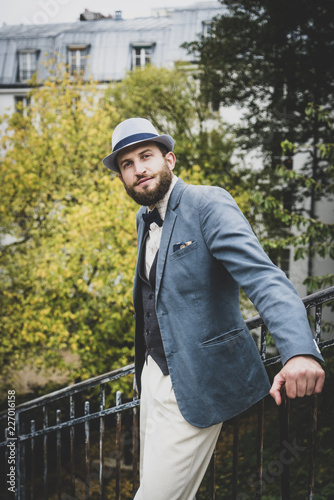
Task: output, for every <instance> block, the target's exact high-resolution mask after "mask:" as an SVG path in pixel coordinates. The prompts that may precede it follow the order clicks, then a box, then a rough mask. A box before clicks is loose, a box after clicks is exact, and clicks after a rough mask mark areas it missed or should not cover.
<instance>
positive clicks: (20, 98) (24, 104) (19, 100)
mask: <svg viewBox="0 0 334 500" xmlns="http://www.w3.org/2000/svg"><path fill="white" fill-rule="evenodd" d="M14 101H15V110H16V111H18V112H19V113H23V114H24V115H26V114H27V110H28V108H29V106H30V97H28V96H26V95H16V96H15V97H14Z"/></svg>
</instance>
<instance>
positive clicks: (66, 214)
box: [0, 67, 242, 379]
mask: <svg viewBox="0 0 334 500" xmlns="http://www.w3.org/2000/svg"><path fill="white" fill-rule="evenodd" d="M30 97H31V104H30V106H29V108H27V109H23V108H21V109H19V110H18V111H17V112H16V113H14V114H13V115H12V116H10V117H7V118H6V119H5V123H4V125H6V127H7V128H6V131H5V133H4V134H3V137H2V139H1V142H2V146H3V147H4V154H3V156H2V157H1V169H0V183H1V186H2V196H1V200H0V214H1V222H0V234H1V235H2V237H1V241H0V244H1V248H0V250H1V254H0V274H1V284H0V302H1V311H2V317H1V323H0V332H1V339H2V342H1V346H0V366H1V376H2V377H4V376H8V374H9V373H11V372H12V371H13V370H14V369H18V368H20V367H22V366H23V365H27V364H30V363H31V364H33V365H34V366H35V367H36V368H43V369H45V368H49V369H55V368H56V369H58V370H69V371H70V374H71V378H72V379H74V378H75V377H81V378H83V377H85V378H86V377H88V376H94V375H97V374H99V373H103V372H105V371H109V370H112V369H114V368H119V367H121V366H124V365H126V364H128V363H130V362H132V361H133V336H134V322H133V308H132V280H133V274H134V268H135V262H136V224H135V214H136V211H137V208H138V207H137V205H136V204H135V203H134V202H133V201H132V200H131V199H129V198H128V196H127V195H126V194H125V191H124V188H123V186H122V184H121V182H119V180H118V179H117V178H113V179H112V180H110V177H109V175H108V172H107V171H106V169H105V168H104V167H103V165H102V162H101V160H102V158H103V156H104V155H105V154H106V153H108V151H110V150H111V146H110V141H111V134H112V130H113V128H114V127H115V126H116V124H117V123H119V121H120V120H122V119H124V118H127V117H129V116H138V115H140V116H144V117H147V118H151V119H153V121H154V123H155V124H156V125H157V127H158V129H159V130H160V131H161V132H163V131H164V130H163V128H164V127H166V128H167V122H168V127H169V129H168V130H171V131H175V133H178V132H179V131H180V130H181V128H182V130H183V129H184V130H185V131H186V132H185V133H184V134H182V135H181V136H180V138H179V140H178V141H177V151H178V152H179V153H178V152H177V154H179V156H181V157H183V159H184V163H185V166H186V167H187V168H188V173H187V174H186V175H187V176H188V179H189V180H190V181H191V179H193V180H194V181H195V182H196V181H199V180H200V179H201V178H202V173H201V170H200V169H199V167H196V165H197V164H198V163H202V162H203V163H202V164H203V165H204V168H206V165H205V164H204V161H206V162H209V160H210V161H211V158H212V161H215V162H218V163H219V172H220V175H221V177H222V178H223V177H224V176H225V177H226V178H228V177H229V176H231V173H230V172H232V171H233V170H234V169H233V165H232V162H231V160H230V158H231V155H232V153H233V140H232V138H231V136H230V134H229V133H227V132H226V131H225V129H224V128H223V125H222V124H220V128H219V132H218V131H214V132H210V131H209V132H205V134H204V133H203V134H202V135H201V137H200V138H199V137H198V136H199V135H200V133H199V132H198V131H200V129H201V127H202V128H203V124H202V123H201V122H200V119H199V115H198V114H197V115H196V113H194V112H193V108H192V106H191V102H192V100H195V98H196V96H195V95H194V94H193V87H191V86H189V85H188V84H187V85H186V79H185V78H183V77H182V71H179V70H176V71H175V70H168V71H167V70H158V69H156V68H153V67H152V68H148V69H147V70H145V71H142V70H141V71H140V72H136V73H131V74H129V75H128V76H127V78H126V79H125V80H124V81H123V82H120V83H116V84H113V85H111V86H110V88H108V89H107V91H106V92H104V91H102V90H101V89H99V88H98V86H97V85H96V84H94V82H88V83H84V82H82V81H80V80H73V79H72V78H71V77H70V76H69V75H68V74H67V73H66V71H64V68H62V67H60V68H56V70H55V72H54V73H53V75H52V77H51V78H50V80H48V81H47V82H44V84H43V85H42V86H39V85H36V86H35V87H34V88H33V90H32V92H31V96H30ZM167 97H168V99H167ZM166 102H167V103H168V107H166ZM151 109H153V110H154V112H151ZM163 117H165V120H166V121H163ZM181 119H182V120H183V122H182V127H181V124H180V120H181ZM160 123H162V124H163V126H160ZM178 127H180V128H178ZM196 131H197V133H196ZM173 133H174V132H173ZM203 137H205V138H206V140H204V139H203ZM191 140H193V141H194V143H195V144H199V143H200V142H201V141H202V142H201V143H202V144H204V145H203V147H202V150H201V151H206V154H207V157H205V159H204V160H202V158H198V157H197V156H196V153H195V152H194V150H193V144H192V143H191ZM213 140H214V141H216V143H219V144H220V146H221V148H220V150H219V152H217V151H211V149H210V145H209V143H210V141H213ZM210 155H211V156H210ZM209 167H210V165H209V164H208V166H207V168H209ZM179 170H181V166H180V168H179ZM239 198H240V199H242V196H241V194H239ZM64 352H66V353H71V354H72V355H75V361H74V362H73V360H71V362H70V363H68V362H66V361H65V357H64Z"/></svg>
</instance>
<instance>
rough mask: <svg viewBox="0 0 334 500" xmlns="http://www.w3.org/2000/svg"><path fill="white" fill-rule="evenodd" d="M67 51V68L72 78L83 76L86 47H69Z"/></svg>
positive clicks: (86, 53) (87, 47) (86, 54)
mask: <svg viewBox="0 0 334 500" xmlns="http://www.w3.org/2000/svg"><path fill="white" fill-rule="evenodd" d="M67 49H68V68H69V73H70V75H72V76H81V77H83V76H84V74H85V68H86V61H87V56H88V49H89V46H88V45H71V46H69V47H67Z"/></svg>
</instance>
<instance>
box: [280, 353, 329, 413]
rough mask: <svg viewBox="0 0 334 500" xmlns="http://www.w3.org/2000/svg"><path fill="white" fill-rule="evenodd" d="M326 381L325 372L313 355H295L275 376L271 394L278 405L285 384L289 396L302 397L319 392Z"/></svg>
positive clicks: (292, 397)
mask: <svg viewBox="0 0 334 500" xmlns="http://www.w3.org/2000/svg"><path fill="white" fill-rule="evenodd" d="M324 382H325V372H324V370H323V369H322V368H321V366H320V364H319V363H318V362H317V361H316V360H315V359H314V358H312V356H295V357H293V358H291V359H289V361H287V363H286V364H285V365H284V367H283V368H282V370H281V371H280V372H279V373H278V374H277V375H276V377H275V378H274V382H273V385H272V386H271V389H270V395H271V396H272V397H273V398H274V400H275V402H276V404H277V405H280V404H281V402H282V398H281V389H282V387H283V385H285V390H286V395H287V396H288V398H291V399H294V398H297V397H298V398H302V397H303V396H310V395H311V394H319V393H320V392H321V391H322V388H323V385H324Z"/></svg>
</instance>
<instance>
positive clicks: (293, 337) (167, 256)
mask: <svg viewBox="0 0 334 500" xmlns="http://www.w3.org/2000/svg"><path fill="white" fill-rule="evenodd" d="M112 147H113V151H112V153H111V154H109V155H108V156H106V157H105V158H104V159H103V163H104V165H105V166H106V167H107V168H109V169H110V170H112V171H114V172H117V173H118V175H119V178H120V180H121V181H122V183H123V185H124V187H125V189H126V192H127V193H128V195H129V196H131V198H133V199H134V200H135V201H136V202H137V203H138V204H139V205H141V208H140V209H139V211H138V213H137V232H138V255H137V266H136V272H135V278H134V292H133V298H134V307H135V320H136V333H135V373H136V381H137V385H138V389H139V392H140V395H141V404H140V487H139V490H138V492H137V493H136V496H135V500H193V499H194V498H195V495H196V491H197V490H198V488H199V485H200V483H201V481H202V478H203V476H204V474H205V471H206V469H207V466H208V464H209V461H210V458H211V455H212V452H213V450H214V447H215V444H216V441H217V438H218V436H219V433H220V430H221V426H222V422H223V421H224V420H227V419H230V418H232V417H234V416H236V415H238V414H239V413H241V412H243V411H244V410H246V409H247V408H249V407H250V406H252V405H253V404H255V403H256V402H257V401H259V400H260V399H262V398H264V397H265V396H266V395H267V394H268V392H270V394H271V395H272V396H273V397H274V399H275V401H276V403H277V404H280V403H281V395H280V389H281V388H282V386H283V385H285V388H286V393H287V396H288V397H290V398H295V397H303V396H306V395H311V394H314V393H319V392H321V390H322V387H323V383H324V378H325V375H324V371H323V369H322V367H321V366H320V363H319V362H320V361H323V358H322V356H321V354H320V351H319V349H318V347H317V345H316V343H315V341H314V339H313V336H312V332H311V330H310V327H309V324H308V321H307V317H306V312H305V307H304V305H303V303H302V301H301V300H300V299H299V297H298V295H297V292H296V290H295V289H294V287H293V285H292V284H291V282H290V281H289V280H288V279H287V277H286V275H285V274H284V273H283V272H282V271H281V270H280V269H279V268H278V267H276V266H275V265H274V264H273V263H272V262H271V260H270V259H269V257H268V256H267V255H266V254H265V252H264V251H263V249H262V247H261V245H260V243H259V241H258V240H257V238H256V236H255V235H254V233H253V231H252V229H251V227H250V225H249V224H248V222H247V220H246V219H245V217H244V216H243V214H242V213H241V212H240V210H239V208H238V207H237V205H236V203H235V201H234V200H233V198H232V197H231V196H230V195H229V194H228V193H227V192H226V191H225V190H224V189H221V188H217V187H212V186H192V185H187V184H186V183H184V182H183V181H182V180H181V179H178V178H177V177H176V176H175V175H174V174H173V169H174V166H175V161H176V159H175V155H174V153H173V147H174V140H173V139H172V137H170V136H168V135H159V133H158V132H157V130H156V129H155V127H154V126H153V125H152V124H151V123H150V122H149V121H148V120H146V119H144V118H131V119H129V120H125V121H123V122H122V123H120V124H119V125H118V126H117V127H116V128H115V130H114V133H113V138H112ZM240 287H242V288H243V289H244V290H245V292H246V293H247V295H248V297H249V298H250V299H251V301H252V302H253V303H254V305H255V307H256V308H257V310H258V311H259V314H260V315H261V317H262V318H263V320H264V322H265V324H266V326H267V327H268V329H269V331H270V333H271V334H272V336H273V338H274V340H275V343H276V346H277V348H278V350H279V352H280V355H281V360H282V364H283V367H282V369H281V370H280V372H279V373H278V374H277V375H276V377H275V379H274V382H273V385H272V387H271V389H270V383H269V379H268V376H267V374H266V371H265V368H264V366H263V363H262V361H261V358H260V355H259V352H258V349H257V347H256V345H255V342H254V340H253V338H252V336H251V334H250V332H249V330H248V329H247V327H246V325H245V323H244V321H243V318H242V316H241V313H240V308H239V288H240Z"/></svg>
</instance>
